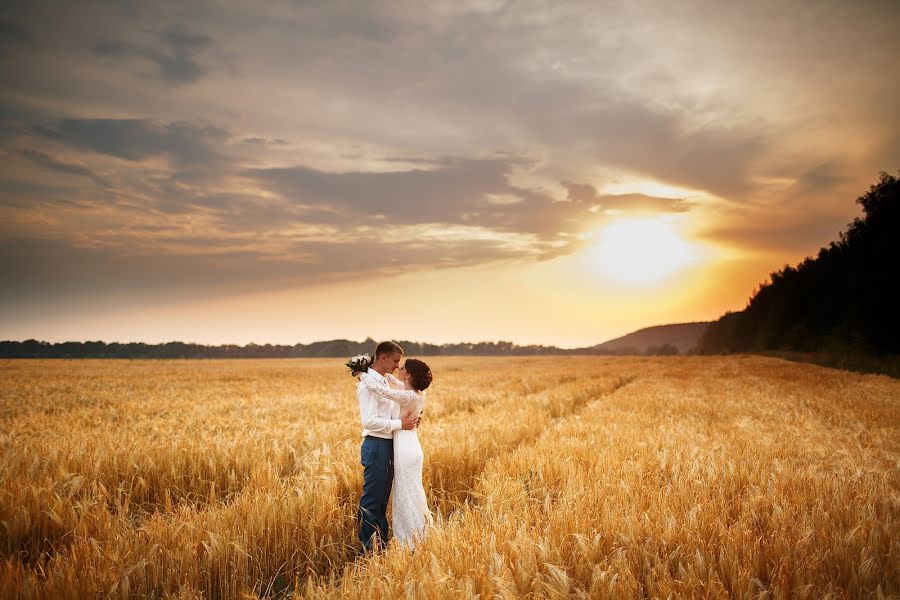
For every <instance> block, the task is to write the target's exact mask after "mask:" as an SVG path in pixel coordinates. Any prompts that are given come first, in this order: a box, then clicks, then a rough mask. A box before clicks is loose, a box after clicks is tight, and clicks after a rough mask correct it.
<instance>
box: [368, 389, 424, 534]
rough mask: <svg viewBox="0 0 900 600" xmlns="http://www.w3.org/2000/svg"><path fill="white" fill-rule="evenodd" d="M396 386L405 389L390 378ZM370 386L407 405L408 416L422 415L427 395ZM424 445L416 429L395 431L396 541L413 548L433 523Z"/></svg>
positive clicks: (382, 394) (394, 520)
mask: <svg viewBox="0 0 900 600" xmlns="http://www.w3.org/2000/svg"><path fill="white" fill-rule="evenodd" d="M386 378H387V380H388V382H389V383H390V384H392V385H395V386H396V385H399V386H401V387H402V386H403V384H402V383H401V382H400V380H398V379H397V378H396V377H393V376H391V375H388V376H387V377H386ZM363 381H365V382H366V383H365V385H366V387H368V388H369V389H370V390H372V391H373V392H375V393H376V394H378V395H380V396H381V397H383V398H387V399H388V400H391V401H393V402H396V403H397V404H400V405H401V406H402V405H405V406H404V407H403V412H404V413H413V414H415V415H416V416H418V415H420V414H422V408H423V407H424V406H425V392H424V391H423V392H421V393H417V392H415V391H413V390H399V389H390V388H386V387H384V386H381V385H377V384H376V383H374V382H372V381H371V380H369V379H363ZM423 459H424V454H423V453H422V445H421V444H420V443H419V435H418V434H417V433H416V430H415V429H400V430H398V431H395V432H394V487H393V505H392V508H391V517H392V523H391V527H392V529H393V532H394V539H396V540H397V542H399V543H400V544H402V545H406V546H407V547H408V548H410V549H412V548H414V547H415V545H416V542H417V541H418V540H421V539H422V537H423V536H424V535H425V527H426V525H428V524H430V523H431V522H432V516H431V511H430V510H428V500H427V499H426V497H425V488H424V487H423V486H422V461H423Z"/></svg>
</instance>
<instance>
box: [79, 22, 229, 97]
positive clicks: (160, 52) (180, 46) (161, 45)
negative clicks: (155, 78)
mask: <svg viewBox="0 0 900 600" xmlns="http://www.w3.org/2000/svg"><path fill="white" fill-rule="evenodd" d="M212 43H213V42H212V39H211V38H209V37H208V36H205V35H200V34H195V33H190V32H187V31H186V30H184V29H183V28H181V27H173V28H170V29H168V30H166V31H165V32H163V33H162V34H161V35H160V36H159V38H158V39H157V44H156V45H154V46H141V45H139V44H134V43H130V42H123V41H121V40H117V39H105V40H100V41H98V42H96V43H95V44H94V46H93V50H94V52H95V53H97V54H98V55H100V56H104V57H107V58H114V59H132V58H143V59H146V60H149V61H151V62H153V63H155V64H156V66H157V67H158V68H159V72H160V75H162V78H163V80H164V81H166V82H168V83H171V84H174V85H179V84H185V83H196V82H197V81H198V80H199V79H200V78H201V77H203V75H205V74H206V73H207V71H208V69H207V67H205V66H203V65H202V64H201V63H200V62H199V57H200V55H201V54H202V53H203V52H204V50H207V49H208V48H210V47H211V46H212Z"/></svg>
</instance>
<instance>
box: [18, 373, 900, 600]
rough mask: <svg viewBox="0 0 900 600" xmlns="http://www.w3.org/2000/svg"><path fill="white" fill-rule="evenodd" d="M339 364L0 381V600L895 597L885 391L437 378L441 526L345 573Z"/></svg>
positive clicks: (803, 377) (836, 380) (506, 376)
mask: <svg viewBox="0 0 900 600" xmlns="http://www.w3.org/2000/svg"><path fill="white" fill-rule="evenodd" d="M341 362H342V361H340V360H324V359H322V360H259V361H251V360H248V361H161V362H154V361H128V362H126V361H99V360H98V361H8V362H5V363H3V364H2V365H0V369H2V376H0V450H2V459H0V521H2V528H0V551H2V562H0V597H4V598H83V597H92V596H103V597H113V598H115V597H122V598H125V597H171V598H185V599H186V598H240V597H247V598H250V597H260V596H263V597H292V596H293V597H346V598H355V597H371V596H377V597H397V596H403V597H408V596H411V597H421V598H426V597H427V598H431V597H470V596H475V595H480V596H482V597H488V596H498V597H508V598H513V597H523V596H533V597H623V598H628V597H635V596H646V597H660V598H666V597H669V596H672V597H679V596H703V597H732V596H733V597H740V598H745V597H774V598H787V597H800V598H803V597H808V598H820V597H834V598H840V597H868V596H871V597H890V596H897V595H898V594H900V382H898V381H897V380H893V379H889V378H887V377H884V376H874V375H858V374H852V373H846V372H841V371H836V370H830V369H824V368H821V367H815V366H811V365H802V364H797V363H789V362H786V361H782V360H778V359H774V358H765V357H746V356H739V357H678V358H672V357H665V358H663V357H660V358H641V357H615V358H613V357H597V358H592V357H562V358H561V357H546V358H537V357H535V358H516V359H503V358H452V357H447V358H433V359H429V363H431V364H432V367H433V369H434V370H435V373H436V380H435V384H434V387H433V389H432V390H430V393H429V395H428V401H427V406H426V412H425V420H424V423H423V425H422V428H421V429H420V438H421V440H422V446H423V448H424V451H425V468H424V483H425V488H426V491H427V493H428V496H429V502H430V504H431V506H432V508H433V509H434V510H435V513H436V524H435V525H434V526H433V527H432V528H431V529H430V531H429V534H428V536H427V538H426V539H425V541H424V542H422V543H421V544H420V545H419V547H417V549H416V550H415V551H414V552H412V553H410V552H408V551H404V550H402V549H400V548H394V547H391V548H389V549H388V551H387V552H385V553H383V554H381V555H378V556H376V557H372V558H367V559H356V560H354V554H355V550H356V541H355V537H356V536H355V532H356V523H355V519H354V515H355V510H356V503H357V501H358V499H359V492H360V488H361V475H362V468H361V466H360V465H359V443H360V439H359V423H358V415H357V406H356V400H355V395H354V385H353V383H354V382H353V380H352V379H351V378H350V377H349V376H348V375H347V374H346V373H345V371H344V370H343V368H342V366H341Z"/></svg>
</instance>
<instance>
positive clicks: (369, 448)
mask: <svg viewBox="0 0 900 600" xmlns="http://www.w3.org/2000/svg"><path fill="white" fill-rule="evenodd" d="M360 457H361V459H362V466H363V490H362V496H361V497H360V499H359V510H358V511H357V513H356V518H357V521H359V540H360V541H361V542H362V544H363V551H364V552H366V553H368V552H371V551H373V550H375V549H376V548H384V547H385V546H386V545H387V542H388V522H387V506H388V499H389V498H390V497H391V485H393V483H394V440H386V439H383V438H378V437H372V436H366V437H365V438H363V443H362V448H361V449H360Z"/></svg>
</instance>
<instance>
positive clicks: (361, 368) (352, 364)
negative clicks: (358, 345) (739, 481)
mask: <svg viewBox="0 0 900 600" xmlns="http://www.w3.org/2000/svg"><path fill="white" fill-rule="evenodd" d="M374 362H375V361H374V360H373V359H372V357H371V356H369V355H368V354H358V355H356V356H354V357H353V358H351V359H350V360H348V361H347V362H346V366H347V368H348V369H350V375H352V376H353V377H356V376H357V375H359V374H360V373H365V372H366V371H368V370H369V367H371V366H372V363H374Z"/></svg>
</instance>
